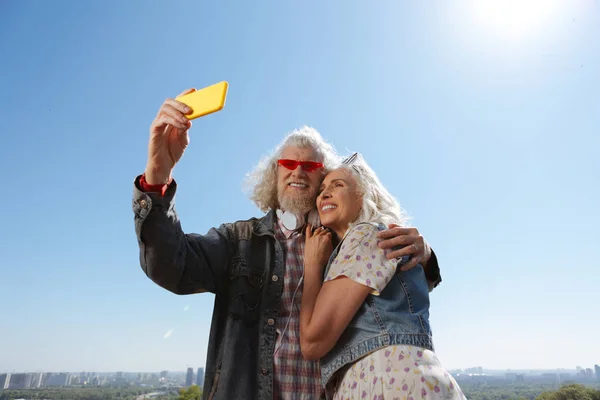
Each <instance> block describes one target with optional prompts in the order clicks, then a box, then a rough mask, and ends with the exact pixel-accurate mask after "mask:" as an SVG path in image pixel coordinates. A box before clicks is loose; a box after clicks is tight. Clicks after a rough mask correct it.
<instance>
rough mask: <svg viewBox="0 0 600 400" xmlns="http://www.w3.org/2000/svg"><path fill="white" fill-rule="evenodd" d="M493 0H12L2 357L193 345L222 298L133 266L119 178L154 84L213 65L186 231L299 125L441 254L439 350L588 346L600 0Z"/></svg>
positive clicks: (146, 362)
mask: <svg viewBox="0 0 600 400" xmlns="http://www.w3.org/2000/svg"><path fill="white" fill-rule="evenodd" d="M489 1H492V0H489ZM409 3H410V4H409ZM492 3H493V4H492ZM492 3H490V4H489V6H488V7H487V8H486V7H482V6H481V5H480V4H479V5H478V4H476V2H475V1H474V0H472V1H466V0H465V1H460V2H459V1H447V2H442V1H438V2H435V5H434V4H429V5H428V6H426V5H425V4H421V3H418V2H396V1H380V2H377V6H372V5H367V4H366V3H365V2H361V1H344V2H341V1H332V2H324V3H323V2H316V1H308V2H302V3H297V2H296V3H293V4H292V3H291V2H276V1H265V2H261V3H260V6H259V4H258V3H256V2H254V3H248V2H238V3H236V4H235V6H234V5H233V3H227V4H225V3H220V2H198V1H178V2H160V1H141V0H140V1H127V2H117V1H99V0H93V1H86V2H67V1H66V0H61V1H53V2H39V1H8V2H6V1H5V2H2V4H1V5H0V43H1V46H0V59H2V62H1V63H0V87H1V88H2V89H1V90H0V102H1V103H0V105H1V107H0V116H1V119H2V121H3V128H2V134H0V178H1V181H2V182H3V189H4V194H3V195H2V196H0V210H1V211H0V213H1V214H0V216H1V220H2V223H1V224H0V268H1V275H0V276H1V278H0V304H2V305H3V306H2V309H3V312H2V318H1V319H0V332H2V334H1V335H0V336H1V338H2V345H1V346H0V371H13V370H16V371H59V370H67V371H111V370H125V371H158V370H162V369H169V370H182V369H184V368H186V367H187V366H194V367H198V366H204V363H205V356H206V345H207V337H208V330H209V324H210V316H211V312H212V302H213V297H212V295H195V296H183V297H181V296H176V295H173V294H171V293H169V292H167V291H165V290H163V289H161V288H159V287H158V286H156V285H155V284H153V283H152V282H151V281H150V280H149V279H147V278H146V276H145V275H144V274H143V272H142V270H141V268H140V266H139V262H138V248H137V243H136V238H135V234H134V227H133V213H132V211H131V194H132V182H133V180H134V178H135V176H136V175H138V174H140V173H141V172H142V171H143V169H144V166H145V162H146V150H147V138H148V128H149V125H150V123H151V121H152V119H153V118H154V115H155V114H156V112H157V110H158V108H159V106H160V104H161V103H162V101H163V100H164V99H165V98H166V97H172V96H175V95H177V94H178V93H179V92H181V91H182V90H183V89H185V88H188V87H196V88H200V87H203V86H207V85H210V84H212V83H215V82H218V81H221V80H227V81H228V82H229V84H230V88H229V94H228V99H227V104H226V107H225V108H224V109H223V110H222V111H221V112H219V113H217V114H213V115H211V116H208V117H205V118H202V119H199V120H196V121H194V127H193V129H192V131H191V134H190V135H191V145H190V148H189V150H188V151H187V152H186V154H185V155H184V158H183V160H182V161H181V163H180V164H179V165H178V166H177V168H176V170H175V178H176V179H177V181H178V183H179V192H178V197H177V208H178V211H179V213H180V216H181V218H182V224H183V227H184V229H185V230H186V231H190V232H198V233H205V232H206V231H207V230H208V229H209V228H210V227H212V226H215V225H218V224H220V223H222V222H231V221H234V220H236V219H240V218H244V219H245V218H248V217H251V216H258V215H260V212H259V211H258V210H257V209H256V208H255V206H254V205H253V204H252V203H251V202H250V201H249V200H248V199H247V197H246V196H245V195H244V193H243V192H242V190H241V188H242V180H243V178H244V175H245V174H246V172H248V171H249V170H250V169H251V168H252V167H253V165H255V163H256V162H257V161H258V160H259V158H260V157H261V156H262V155H264V154H265V153H266V152H268V151H269V150H270V149H272V148H273V147H274V146H275V145H276V144H277V143H278V142H279V141H280V140H281V139H282V138H283V137H284V135H285V134H286V133H288V132H289V131H291V130H292V129H294V128H297V127H299V126H301V125H304V124H307V125H311V126H313V127H315V128H316V129H318V130H319V131H320V132H321V133H322V134H323V136H324V137H325V138H326V139H327V140H329V141H331V142H332V143H333V144H334V145H335V146H336V148H337V149H338V150H339V151H340V152H341V153H347V152H349V151H360V152H362V153H363V155H364V157H365V158H366V160H367V161H368V162H369V163H370V164H371V165H372V166H373V168H374V169H375V171H377V173H378V174H379V176H380V178H381V179H382V181H383V182H384V183H385V184H386V185H387V186H388V187H389V189H390V191H391V192H392V193H393V194H394V195H396V196H397V197H398V199H399V200H400V202H401V203H402V205H403V206H404V207H405V208H406V209H407V211H408V212H409V213H410V215H411V216H412V217H413V221H412V223H413V224H414V225H415V226H416V227H418V228H419V230H420V231H421V232H422V233H423V235H424V236H425V237H426V239H427V240H428V241H429V242H430V243H431V245H432V246H433V248H434V250H435V251H436V253H437V254H438V257H439V260H440V264H441V268H442V274H443V279H444V281H443V283H442V284H441V285H440V286H439V287H438V288H437V289H436V290H435V291H434V292H433V293H432V307H431V323H432V327H433V329H434V339H435V343H436V347H437V353H438V355H439V357H440V359H441V361H442V363H443V364H444V365H445V366H446V367H447V368H448V369H453V368H465V367H471V366H478V365H481V366H483V367H487V368H556V367H566V368H574V367H575V366H576V365H581V366H585V367H591V366H592V365H593V364H594V363H600V342H598V340H597V338H598V336H599V335H600V320H599V319H598V318H597V317H596V314H597V303H598V294H597V284H598V279H599V278H600V272H598V271H599V268H598V267H599V263H598V260H597V258H596V254H597V251H596V250H597V249H598V239H599V235H598V230H597V229H598V226H599V225H600V213H599V212H598V209H597V207H598V197H599V196H600V189H599V188H600V185H598V184H597V183H596V182H598V181H600V161H599V157H598V148H599V146H600V135H598V131H599V128H600V119H599V117H598V110H599V107H600V94H599V93H600V91H599V90H598V88H599V87H600V74H599V73H598V70H599V68H600V46H599V45H598V40H597V39H598V37H600V5H599V4H598V2H594V1H591V0H590V1H585V0H581V1H579V0H575V1H568V0H564V1H547V2H544V4H545V5H544V6H542V5H540V2H539V1H533V0H532V1H531V2H530V3H528V5H527V6H523V5H520V6H519V5H518V3H519V2H515V1H504V2H500V1H497V0H494V1H492ZM494 4H496V5H497V7H498V8H495V9H494V8H493V7H492V6H494ZM498 4H500V5H498ZM168 331H171V335H170V336H168V338H166V339H165V334H166V333H167V332H168Z"/></svg>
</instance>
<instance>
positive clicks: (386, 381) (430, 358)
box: [325, 224, 466, 400]
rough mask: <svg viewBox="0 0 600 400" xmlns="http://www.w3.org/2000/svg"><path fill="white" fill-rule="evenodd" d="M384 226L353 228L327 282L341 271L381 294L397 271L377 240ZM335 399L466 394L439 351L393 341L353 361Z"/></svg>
mask: <svg viewBox="0 0 600 400" xmlns="http://www.w3.org/2000/svg"><path fill="white" fill-rule="evenodd" d="M377 233H378V229H377V228H376V227H375V226H373V225H368V224H361V225H358V226H355V227H354V228H352V229H351V230H350V231H349V232H348V233H347V234H346V238H345V239H344V243H342V248H341V249H340V252H339V254H338V256H337V257H336V259H335V260H334V261H333V264H332V265H331V268H330V269H329V271H328V272H327V276H326V277H325V282H327V281H330V280H333V279H336V278H338V277H340V276H345V277H348V278H350V279H352V280H354V281H355V282H358V283H360V284H363V285H365V286H368V287H370V288H371V289H372V290H371V294H372V295H375V296H378V295H379V294H380V293H381V291H382V290H383V289H384V288H385V286H386V285H387V283H388V282H389V281H390V280H391V279H392V277H393V276H394V274H395V273H396V261H395V260H388V259H387V258H386V256H385V251H384V250H382V249H380V248H379V247H378V246H377V243H378V241H379V239H378V238H377ZM334 399H369V400H371V399H377V400H378V399H390V400H391V399H402V400H422V399H427V400H429V399H452V400H454V399H466V397H465V396H464V394H463V393H462V391H461V390H460V388H459V386H458V384H457V383H456V381H455V380H454V378H453V377H452V376H451V375H450V374H449V373H448V372H447V371H446V370H445V369H444V368H443V367H442V365H441V363H440V361H439V360H438V358H437V357H436V355H435V353H434V352H432V351H431V350H427V349H424V348H421V347H417V346H409V345H393V346H386V347H383V348H381V349H379V350H376V351H374V352H372V353H369V354H368V355H366V356H364V357H363V358H361V359H359V360H357V361H356V362H355V363H354V364H352V365H351V366H350V367H349V368H348V369H347V370H346V371H345V372H344V375H343V377H342V378H341V380H340V382H339V385H338V387H337V390H336V392H335V395H334Z"/></svg>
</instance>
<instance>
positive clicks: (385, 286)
mask: <svg viewBox="0 0 600 400" xmlns="http://www.w3.org/2000/svg"><path fill="white" fill-rule="evenodd" d="M317 208H318V211H319V217H320V220H321V223H322V225H323V227H319V228H317V229H315V230H313V228H311V227H308V228H307V230H306V235H307V237H306V244H305V249H304V268H305V272H304V274H305V276H304V293H303V295H302V304H301V308H300V345H301V348H302V353H303V355H304V357H305V358H307V359H320V362H321V380H322V383H323V385H325V387H326V389H327V397H328V398H334V399H362V398H368V399H373V398H376V399H395V398H399V399H414V400H417V399H464V398H465V397H464V395H463V393H462V392H461V390H460V388H459V387H458V385H457V383H456V381H455V380H454V378H452V376H451V375H450V374H449V373H448V372H447V371H445V370H444V369H443V368H442V366H441V364H440V362H439V360H438V359H437V357H436V355H435V353H434V352H433V343H432V339H431V329H430V326H429V287H428V284H427V280H426V278H425V274H424V271H423V268H422V267H421V266H420V265H419V266H417V267H415V268H412V269H409V270H407V271H404V270H403V269H402V265H403V264H405V263H406V262H407V261H408V260H407V258H408V257H404V258H402V259H401V260H400V261H398V260H395V259H394V260H388V259H387V258H386V251H385V250H382V249H380V248H379V247H378V239H377V233H378V232H379V231H380V230H382V229H385V227H386V226H387V225H388V224H390V223H397V224H400V225H403V224H404V223H405V221H406V218H405V216H404V214H403V212H402V210H401V208H400V206H399V204H398V202H397V201H396V200H395V199H394V198H393V197H392V196H391V195H390V194H389V193H388V191H387V190H386V189H385V188H384V187H383V186H382V184H381V183H380V182H379V179H378V178H377V176H376V175H375V173H374V172H373V170H372V169H371V168H370V167H369V166H368V165H367V164H366V163H365V162H364V161H363V160H362V158H361V157H360V156H358V154H354V155H353V156H352V157H350V158H349V159H348V160H346V161H344V163H343V164H342V165H341V166H340V167H339V168H337V169H335V170H333V171H331V172H329V173H328V174H327V176H326V177H325V179H324V180H323V183H322V185H321V188H320V194H319V196H318V197H317ZM334 245H335V249H333V246H334Z"/></svg>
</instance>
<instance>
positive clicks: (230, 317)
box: [133, 89, 441, 400]
mask: <svg viewBox="0 0 600 400" xmlns="http://www.w3.org/2000/svg"><path fill="white" fill-rule="evenodd" d="M191 90H193V89H190V90H187V91H185V92H183V93H182V94H185V93H189V92H190V91H191ZM189 112H190V110H189V108H187V106H186V105H184V104H183V103H181V102H178V101H176V100H174V99H167V100H166V101H165V102H164V103H163V104H162V106H161V108H160V110H159V112H158V114H157V116H156V118H155V119H154V121H153V122H152V124H151V127H150V140H149V146H148V163H147V165H146V170H145V172H144V174H142V175H140V176H138V177H137V178H136V179H135V182H134V194H133V211H134V214H135V229H136V233H137V238H138V244H139V250H140V263H141V266H142V269H143V270H144V272H145V273H146V274H147V275H148V277H149V278H150V279H152V280H153V281H154V282H155V283H156V284H158V285H159V286H161V287H163V288H165V289H167V290H169V291H171V292H173V293H176V294H181V295H182V294H193V293H202V292H211V293H214V294H215V304H214V310H213V317H212V324H211V330H210V338H209V343H208V352H207V363H206V377H205V384H204V394H203V398H204V399H228V400H229V399H273V398H276V399H317V398H319V397H321V396H322V395H323V388H322V387H321V384H320V375H319V364H318V362H315V361H310V360H305V359H303V357H302V353H301V351H300V343H299V304H300V297H301V296H302V276H303V252H304V240H305V238H304V230H303V229H302V228H303V226H305V224H306V222H307V221H308V222H309V223H310V222H312V218H314V216H315V212H314V211H315V210H314V207H315V198H316V195H317V190H318V188H319V186H320V183H321V179H322V177H323V175H324V173H325V172H326V171H327V169H328V168H330V167H331V166H332V165H333V164H334V163H335V162H336V161H337V160H338V156H337V155H336V154H335V151H334V150H333V147H332V146H331V145H329V144H328V143H326V142H325V141H324V140H323V139H322V138H321V136H320V135H319V133H318V132H317V131H315V130H313V129H310V128H302V129H300V130H296V131H294V132H292V133H291V134H289V135H288V136H287V137H286V138H285V139H284V141H283V142H282V143H281V144H280V145H279V147H278V148H277V149H276V151H275V152H274V154H273V155H271V156H269V157H267V158H265V159H264V160H262V161H261V163H259V165H258V167H257V168H256V169H255V171H253V173H252V174H250V175H249V177H250V182H251V184H252V186H253V191H252V196H251V198H252V200H253V201H254V202H255V203H256V204H257V205H258V206H259V207H260V208H261V209H262V210H263V211H265V212H266V215H264V216H263V217H261V218H251V219H249V220H245V221H236V222H233V223H226V224H222V225H221V226H220V227H219V228H212V229H210V230H209V231H208V232H207V233H206V234H205V235H199V234H186V233H184V232H183V231H182V229H181V225H180V222H179V217H178V215H177V213H176V211H175V204H174V203H175V201H174V196H175V192H176V189H177V184H176V182H175V180H173V178H172V176H171V174H172V171H173V168H174V167H175V164H176V163H177V162H178V161H179V160H180V159H181V157H182V155H183V153H184V151H185V149H186V147H187V145H188V143H189V138H188V130H189V129H190V127H191V122H190V121H188V120H187V118H186V117H185V114H187V113H189ZM382 238H384V239H386V240H383V241H382V244H381V245H382V246H384V247H394V246H398V245H402V248H401V249H400V250H396V251H393V252H391V253H390V255H389V257H390V258H393V257H400V256H402V255H406V254H411V255H412V261H411V264H410V267H414V266H415V265H417V264H421V265H424V266H425V271H426V276H427V278H428V280H429V281H430V285H431V286H432V287H434V286H435V285H437V284H438V283H439V282H440V281H441V277H440V274H439V268H438V266H437V261H436V259H435V256H434V255H433V253H432V252H431V250H430V249H429V246H427V244H426V243H425V242H424V240H423V238H422V237H421V236H420V235H419V233H418V231H417V230H416V229H414V228H411V229H402V228H400V227H391V229H389V230H387V231H384V232H382Z"/></svg>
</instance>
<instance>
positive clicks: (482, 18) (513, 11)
mask: <svg viewBox="0 0 600 400" xmlns="http://www.w3.org/2000/svg"><path fill="white" fill-rule="evenodd" d="M471 4H472V7H473V8H472V11H473V12H474V17H475V20H476V21H477V22H478V23H480V24H481V25H483V28H484V29H485V30H489V31H491V32H490V33H492V34H495V35H499V36H501V37H505V38H512V39H524V38H525V37H526V36H529V35H534V34H536V33H539V32H540V31H541V30H543V29H544V27H546V26H547V25H548V24H549V23H551V22H552V19H553V18H554V17H556V16H558V15H559V13H560V12H561V11H565V10H564V7H563V5H565V4H568V3H565V2H564V1H560V0H473V1H472V2H471Z"/></svg>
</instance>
